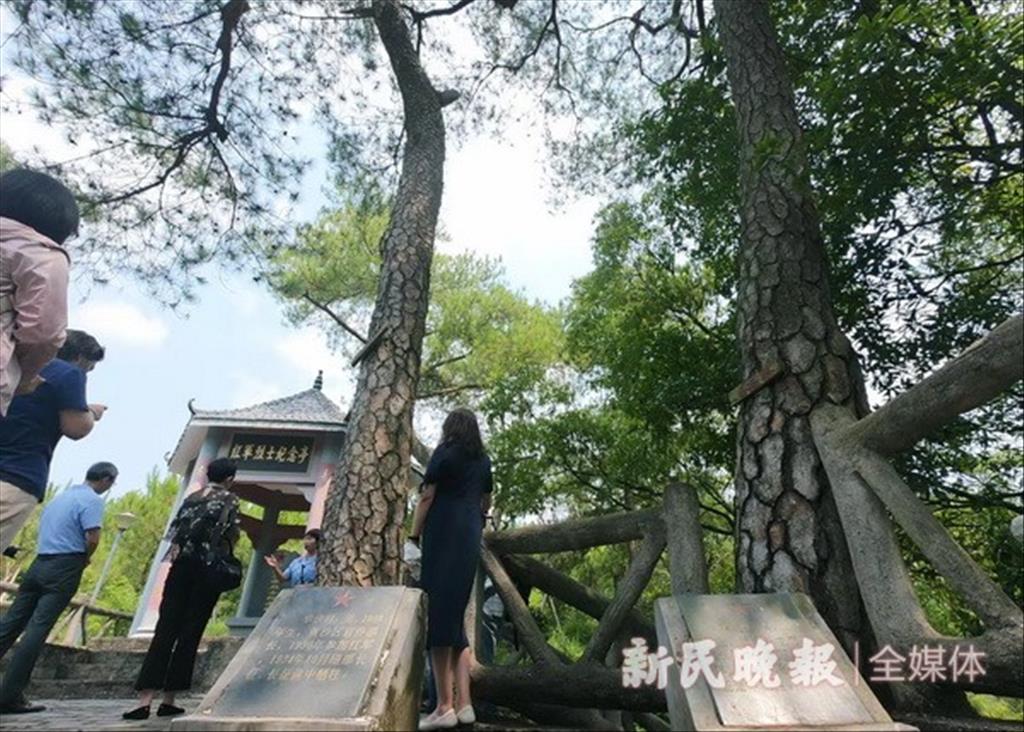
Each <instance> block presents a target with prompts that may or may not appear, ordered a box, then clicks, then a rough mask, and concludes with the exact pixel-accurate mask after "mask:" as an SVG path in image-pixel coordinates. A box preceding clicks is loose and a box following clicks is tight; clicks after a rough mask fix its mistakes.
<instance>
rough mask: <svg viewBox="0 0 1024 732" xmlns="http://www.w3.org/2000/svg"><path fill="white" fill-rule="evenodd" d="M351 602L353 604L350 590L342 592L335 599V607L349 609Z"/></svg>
mask: <svg viewBox="0 0 1024 732" xmlns="http://www.w3.org/2000/svg"><path fill="white" fill-rule="evenodd" d="M350 602H352V595H350V594H349V592H348V590H342V591H341V592H339V593H338V596H337V597H336V598H334V607H348V604H349V603H350Z"/></svg>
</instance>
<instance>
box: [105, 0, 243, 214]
mask: <svg viewBox="0 0 1024 732" xmlns="http://www.w3.org/2000/svg"><path fill="white" fill-rule="evenodd" d="M247 10H249V3H248V0H228V2H226V3H225V4H224V5H222V6H221V8H220V17H221V32H220V37H219V38H218V39H217V48H218V49H219V50H220V54H221V58H220V68H219V69H218V71H217V77H216V78H215V79H214V82H213V88H212V89H211V91H210V103H209V104H208V105H207V108H206V110H205V112H204V120H205V122H206V124H205V125H204V126H203V127H201V128H199V129H196V130H193V131H192V132H189V133H187V134H185V135H182V136H180V137H179V138H178V139H177V141H176V142H175V144H174V145H172V146H169V147H168V148H167V149H168V150H171V149H174V150H175V151H176V152H175V155H174V159H173V160H172V161H171V163H170V165H169V166H167V168H165V169H164V171H163V172H162V173H160V175H158V176H157V177H156V178H155V179H154V180H152V181H150V182H149V183H145V184H140V185H138V186H136V187H134V188H131V189H129V190H128V191H124V192H122V193H119V194H117V195H113V196H103V197H100V198H96V199H91V200H90V203H93V204H97V205H110V204H113V203H120V202H122V201H126V200H128V199H129V198H132V197H134V196H138V195H141V194H143V193H146V192H147V191H151V190H153V189H154V188H158V187H160V186H163V185H164V184H165V183H166V182H167V180H168V179H169V178H170V177H171V174H173V173H174V171H176V170H177V169H178V168H180V167H181V166H182V165H183V164H184V162H185V158H186V157H187V156H188V154H189V153H190V152H191V151H192V148H194V147H195V146H196V145H198V144H199V143H200V142H202V141H203V140H205V139H207V138H208V137H210V136H211V135H216V137H217V139H219V140H220V141H221V142H224V141H225V140H227V139H228V129H227V127H225V126H224V123H223V122H221V120H220V118H219V116H218V108H219V105H220V96H221V92H222V91H223V89H224V83H225V82H226V81H227V78H228V73H229V72H230V71H231V49H232V37H233V34H234V32H235V30H236V29H237V28H238V23H239V21H240V20H241V18H242V15H243V14H245V12H246V11H247ZM211 14H212V13H211ZM201 17H205V14H204V15H201V16H196V17H195V18H193V19H192V21H189V22H194V21H195V20H198V19H199V18H201ZM229 175H230V173H229Z"/></svg>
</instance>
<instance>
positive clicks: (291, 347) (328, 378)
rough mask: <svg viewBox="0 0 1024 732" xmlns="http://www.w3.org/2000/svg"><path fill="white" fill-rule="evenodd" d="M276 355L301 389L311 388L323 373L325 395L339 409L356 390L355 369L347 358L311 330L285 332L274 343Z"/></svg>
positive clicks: (316, 332)
mask: <svg viewBox="0 0 1024 732" xmlns="http://www.w3.org/2000/svg"><path fill="white" fill-rule="evenodd" d="M274 350H275V351H276V352H277V354H278V356H280V357H281V359H282V360H283V361H284V362H285V364H287V365H288V366H290V367H291V368H292V369H293V373H294V375H295V377H296V378H297V379H298V380H299V381H301V382H302V383H303V386H302V388H303V389H308V388H309V387H311V386H312V385H313V379H315V378H316V373H317V371H319V370H321V369H323V372H324V394H326V395H327V396H328V397H330V399H331V400H332V401H334V402H336V403H338V404H339V405H341V406H342V407H347V406H348V405H349V404H351V402H352V394H353V392H354V391H355V385H356V384H355V379H356V374H355V370H354V369H351V368H350V367H349V365H348V361H347V360H346V358H345V357H344V356H343V355H342V354H340V353H335V352H333V351H332V350H331V349H330V348H329V347H328V346H327V338H326V337H325V336H324V335H323V334H322V333H320V331H318V330H316V329H314V328H303V329H301V330H296V331H293V332H290V333H288V334H287V335H286V336H285V337H284V338H282V339H281V340H280V341H278V342H277V343H275V344H274Z"/></svg>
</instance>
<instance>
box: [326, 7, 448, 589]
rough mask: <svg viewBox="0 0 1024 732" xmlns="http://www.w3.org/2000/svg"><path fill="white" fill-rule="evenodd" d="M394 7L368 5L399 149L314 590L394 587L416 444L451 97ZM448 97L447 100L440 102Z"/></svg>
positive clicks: (327, 512) (329, 502)
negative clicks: (392, 83) (392, 90)
mask: <svg viewBox="0 0 1024 732" xmlns="http://www.w3.org/2000/svg"><path fill="white" fill-rule="evenodd" d="M401 12H402V11H401V8H400V6H399V4H398V2H396V0H374V2H373V4H372V13H373V21H374V24H375V26H376V28H377V32H378V35H379V36H380V39H381V41H382V42H383V44H384V48H385V50H386V51H387V54H388V58H389V60H390V62H391V68H392V70H393V71H394V74H395V78H396V79H397V81H398V86H399V90H400V92H401V95H402V103H403V110H404V115H405V133H406V142H405V147H404V150H403V154H402V170H401V174H400V177H399V182H398V192H397V195H396V197H395V202H394V206H393V209H392V212H391V221H390V223H389V225H388V228H387V231H386V232H385V234H384V238H383V239H382V241H381V253H382V266H381V276H380V283H379V285H378V290H377V298H376V302H375V305H374V310H373V316H372V319H371V323H370V333H371V334H372V335H376V334H378V333H383V335H382V336H381V337H380V338H379V340H378V341H377V343H376V345H375V346H374V347H372V348H370V349H369V351H368V353H367V354H366V356H365V358H364V359H363V361H362V362H361V364H360V369H359V377H358V381H357V386H356V394H355V398H354V400H353V405H352V412H351V417H350V420H349V431H348V436H347V441H346V445H345V448H344V450H343V452H342V457H341V461H340V463H339V465H338V468H337V470H336V471H335V479H334V483H333V484H332V486H331V488H330V491H329V493H328V495H327V499H326V502H325V507H324V521H323V530H324V537H323V542H324V546H323V548H322V549H321V553H320V554H321V556H320V560H319V566H318V582H319V584H321V585H338V584H349V585H360V586H367V585H388V584H398V583H399V582H400V581H401V566H402V536H401V532H402V524H403V521H404V518H405V505H406V494H407V492H408V486H409V475H410V453H411V451H412V444H413V437H414V436H413V428H412V417H413V402H414V397H415V395H416V386H417V381H418V378H419V371H420V353H421V347H422V342H423V334H424V329H425V322H426V315H427V305H428V299H429V290H430V265H431V260H432V258H433V251H434V235H435V231H436V228H437V216H438V210H439V209H440V207H441V191H442V186H443V168H444V157H445V130H444V119H443V115H442V112H441V108H442V106H444V103H445V101H451V100H452V97H451V96H450V95H449V94H448V93H445V94H439V93H438V92H437V91H436V90H435V89H434V87H433V85H432V84H431V83H430V79H429V78H428V77H427V75H426V72H425V71H424V70H423V67H422V66H421V65H420V61H419V57H418V56H417V54H416V51H415V49H414V48H413V45H412V41H411V38H410V33H409V29H408V27H407V26H406V24H405V21H404V20H403V19H402V15H401ZM446 97H447V98H446Z"/></svg>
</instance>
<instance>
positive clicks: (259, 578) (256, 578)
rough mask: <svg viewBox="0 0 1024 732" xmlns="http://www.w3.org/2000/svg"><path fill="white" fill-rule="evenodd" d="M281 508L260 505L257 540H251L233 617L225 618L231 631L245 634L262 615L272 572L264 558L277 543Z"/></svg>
mask: <svg viewBox="0 0 1024 732" xmlns="http://www.w3.org/2000/svg"><path fill="white" fill-rule="evenodd" d="M280 515H281V509H280V508H278V507H277V506H265V507H264V508H263V522H262V526H261V527H260V535H259V539H258V540H257V541H256V542H254V543H253V547H252V559H251V560H250V561H249V567H248V569H247V570H246V572H245V580H244V582H243V584H242V597H241V599H240V600H239V601H238V611H237V613H236V614H235V617H234V618H232V619H231V620H229V621H228V627H229V628H230V629H231V632H232V633H233V634H243V635H244V634H246V633H248V632H249V631H250V630H252V628H253V627H255V625H256V622H257V621H258V620H259V618H260V616H261V615H263V610H264V606H265V605H266V602H267V596H268V595H269V593H270V583H271V582H274V581H275V578H274V571H273V570H272V569H271V568H270V567H268V566H267V563H266V561H264V559H265V557H267V556H269V555H271V554H273V553H274V551H275V550H276V549H277V545H278V532H277V520H278V518H279V516H280Z"/></svg>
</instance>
